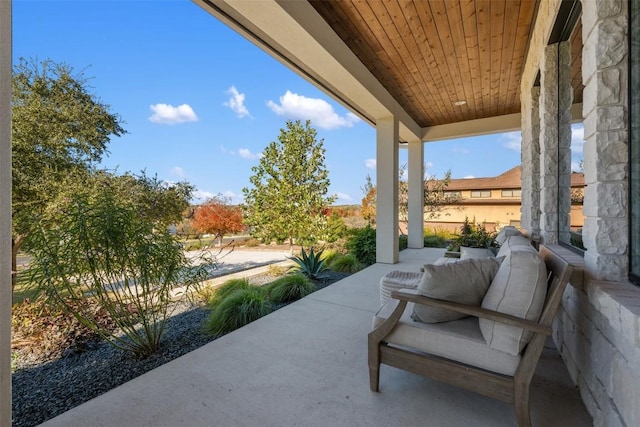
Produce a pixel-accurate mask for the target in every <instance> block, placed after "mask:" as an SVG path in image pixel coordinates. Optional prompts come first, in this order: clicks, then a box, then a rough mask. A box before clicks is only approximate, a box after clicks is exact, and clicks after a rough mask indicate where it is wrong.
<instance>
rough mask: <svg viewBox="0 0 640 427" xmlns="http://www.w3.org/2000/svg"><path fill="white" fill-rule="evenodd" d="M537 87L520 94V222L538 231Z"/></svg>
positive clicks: (538, 120)
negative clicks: (525, 93)
mask: <svg viewBox="0 0 640 427" xmlns="http://www.w3.org/2000/svg"><path fill="white" fill-rule="evenodd" d="M539 101H540V87H539V86H534V87H533V88H531V92H530V93H529V94H527V95H526V96H525V95H524V94H523V96H522V153H521V156H522V157H521V160H522V166H521V167H522V184H521V185H522V204H521V207H520V223H521V225H522V227H523V228H525V229H526V230H528V231H529V232H531V233H532V234H536V235H539V234H540V109H539Z"/></svg>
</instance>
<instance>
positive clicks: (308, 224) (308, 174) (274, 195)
mask: <svg viewBox="0 0 640 427" xmlns="http://www.w3.org/2000/svg"><path fill="white" fill-rule="evenodd" d="M316 134H317V132H316V130H315V129H314V128H313V127H311V122H310V121H307V122H306V124H305V125H304V126H303V125H302V124H301V123H300V121H299V120H298V121H296V122H291V121H287V123H286V129H280V135H279V136H278V141H272V142H271V143H270V144H269V145H268V146H267V147H266V148H265V149H264V151H263V156H262V157H261V158H260V162H259V164H258V165H257V166H254V167H253V168H252V171H253V175H252V176H251V178H250V182H251V184H252V185H253V187H252V188H246V187H245V188H243V189H242V192H243V193H244V196H245V204H244V206H243V208H244V212H245V225H247V226H248V227H249V228H250V230H251V234H252V235H253V236H255V237H258V238H260V239H263V240H268V241H271V240H272V239H276V240H277V241H287V240H288V242H289V245H293V242H294V241H296V243H298V244H303V243H313V242H315V241H317V239H318V238H319V237H320V236H321V235H322V231H323V227H324V225H325V222H326V217H325V215H324V209H325V208H326V207H327V206H329V205H330V204H331V203H333V201H334V200H335V197H334V196H330V197H326V194H327V192H328V189H329V172H328V171H327V169H326V168H325V166H324V153H325V150H324V148H323V142H324V141H323V140H322V139H321V140H317V139H316Z"/></svg>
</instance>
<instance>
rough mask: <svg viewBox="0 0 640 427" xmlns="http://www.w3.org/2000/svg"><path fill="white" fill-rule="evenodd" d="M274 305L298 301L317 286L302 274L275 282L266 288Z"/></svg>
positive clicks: (285, 277)
mask: <svg viewBox="0 0 640 427" xmlns="http://www.w3.org/2000/svg"><path fill="white" fill-rule="evenodd" d="M266 290H267V292H268V293H269V298H271V301H273V303H274V304H282V303H285V302H290V301H296V300H299V299H300V298H302V297H304V296H306V295H309V294H310V293H312V292H313V291H314V290H315V285H314V284H313V283H311V282H310V281H309V279H308V278H307V277H305V276H303V275H302V274H290V275H287V276H284V277H281V278H279V279H276V280H274V281H273V282H271V283H270V284H269V285H267V286H266Z"/></svg>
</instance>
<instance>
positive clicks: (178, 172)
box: [169, 166, 184, 178]
mask: <svg viewBox="0 0 640 427" xmlns="http://www.w3.org/2000/svg"><path fill="white" fill-rule="evenodd" d="M169 173H170V174H171V175H173V176H177V177H178V178H184V169H182V168H181V167H180V166H174V167H172V168H171V170H170V171H169Z"/></svg>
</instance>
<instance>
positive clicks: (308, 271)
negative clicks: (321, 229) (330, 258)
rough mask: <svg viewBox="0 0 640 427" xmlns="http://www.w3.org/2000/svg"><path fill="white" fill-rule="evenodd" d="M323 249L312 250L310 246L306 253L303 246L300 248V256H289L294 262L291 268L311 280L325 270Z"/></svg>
mask: <svg viewBox="0 0 640 427" xmlns="http://www.w3.org/2000/svg"><path fill="white" fill-rule="evenodd" d="M323 251H324V249H320V250H319V251H318V252H314V251H313V248H311V249H310V250H309V253H308V254H307V253H306V252H305V250H304V248H302V253H301V254H300V256H295V257H291V258H290V259H291V260H292V261H293V262H295V263H296V265H294V266H293V267H291V269H292V270H293V271H296V272H299V273H301V274H304V275H305V276H307V277H308V278H309V279H311V280H315V279H317V278H319V277H321V275H322V273H323V272H324V271H325V270H327V267H326V266H325V262H324V259H322V252H323Z"/></svg>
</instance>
